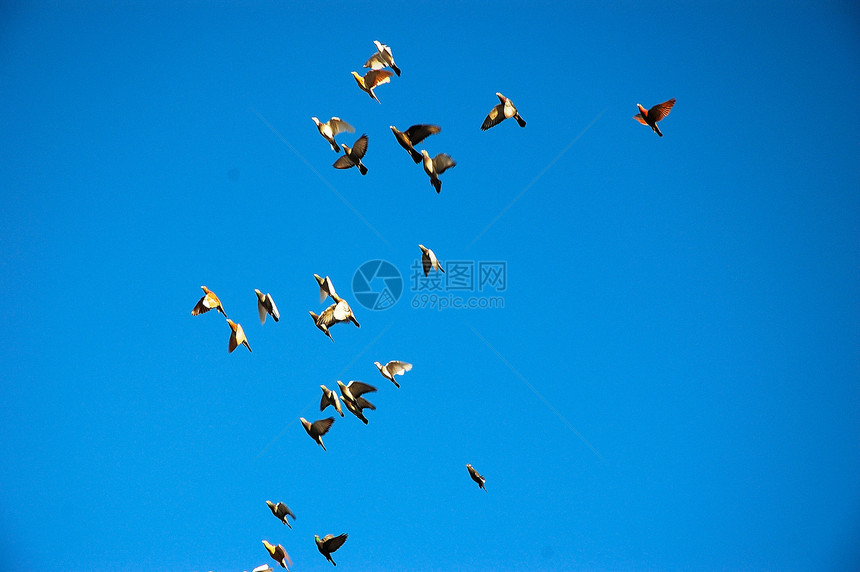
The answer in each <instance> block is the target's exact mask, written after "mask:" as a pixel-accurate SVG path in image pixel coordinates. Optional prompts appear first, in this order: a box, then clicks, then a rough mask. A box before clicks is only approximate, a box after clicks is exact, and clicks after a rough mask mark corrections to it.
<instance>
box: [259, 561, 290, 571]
mask: <svg viewBox="0 0 860 572" xmlns="http://www.w3.org/2000/svg"><path fill="white" fill-rule="evenodd" d="M290 564H292V562H290ZM251 572H272V567H271V566H269V565H268V564H260V565H259V566H257V567H256V568H254V569H253V570H251Z"/></svg>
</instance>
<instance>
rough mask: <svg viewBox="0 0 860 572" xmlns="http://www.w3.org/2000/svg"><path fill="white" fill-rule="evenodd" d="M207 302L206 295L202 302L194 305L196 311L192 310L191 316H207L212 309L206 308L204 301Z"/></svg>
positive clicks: (201, 299) (199, 301)
mask: <svg viewBox="0 0 860 572" xmlns="http://www.w3.org/2000/svg"><path fill="white" fill-rule="evenodd" d="M204 300H206V296H205V295H204V296H203V297H202V298H200V300H198V301H197V304H195V305H194V309H192V310H191V315H192V316H196V315H198V314H205V313H206V312H208V311H209V310H211V309H212V308H210V307H208V306H206V305H205V304H204V303H203V301H204Z"/></svg>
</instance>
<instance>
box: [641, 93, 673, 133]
mask: <svg viewBox="0 0 860 572" xmlns="http://www.w3.org/2000/svg"><path fill="white" fill-rule="evenodd" d="M673 105H675V98H674V97H673V98H672V99H670V100H669V101H664V102H663V103H658V104H657V105H655V106H654V107H652V108H651V109H648V110H646V109H645V108H644V107H642V106H641V105H639V104H638V103H637V104H636V107H638V108H639V113H637V114H636V115H634V116H633V119H635V120H636V121H638V122H639V123H641V124H642V125H647V126H649V127H650V128H651V129H652V130H653V131H654V133H656V134H657V135H659V136H660V137H662V136H663V134H662V133H660V128H659V127H657V122H658V121H660V120H662V119H663V118H664V117H666V116H667V115H669V112H670V111H672V106H673Z"/></svg>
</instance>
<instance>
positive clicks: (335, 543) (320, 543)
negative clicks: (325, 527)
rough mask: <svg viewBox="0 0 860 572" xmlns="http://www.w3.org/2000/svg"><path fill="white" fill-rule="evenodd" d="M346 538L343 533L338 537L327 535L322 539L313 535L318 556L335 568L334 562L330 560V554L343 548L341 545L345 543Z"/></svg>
mask: <svg viewBox="0 0 860 572" xmlns="http://www.w3.org/2000/svg"><path fill="white" fill-rule="evenodd" d="M346 537H347V534H346V533H343V534H341V535H340V536H335V535H333V534H327V535H325V537H324V538H323V539H320V537H319V535H316V534H315V535H314V541H315V542H316V543H317V549H319V551H320V554H322V555H323V556H325V558H326V560H328V561H329V562H331V563H332V564H334V565H335V566H337V564H335V562H334V560H332V559H331V553H332V552H334V551H335V550H337V549H338V548H340V547H341V546H343V543H344V542H346Z"/></svg>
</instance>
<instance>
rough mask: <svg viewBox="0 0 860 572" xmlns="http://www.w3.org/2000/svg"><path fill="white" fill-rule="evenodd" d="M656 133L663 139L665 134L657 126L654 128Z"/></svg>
mask: <svg viewBox="0 0 860 572" xmlns="http://www.w3.org/2000/svg"><path fill="white" fill-rule="evenodd" d="M654 133H656V134H657V135H659V136H660V137H662V136H663V133H662V132H661V131H660V128H659V127H657V126H656V125H655V126H654Z"/></svg>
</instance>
